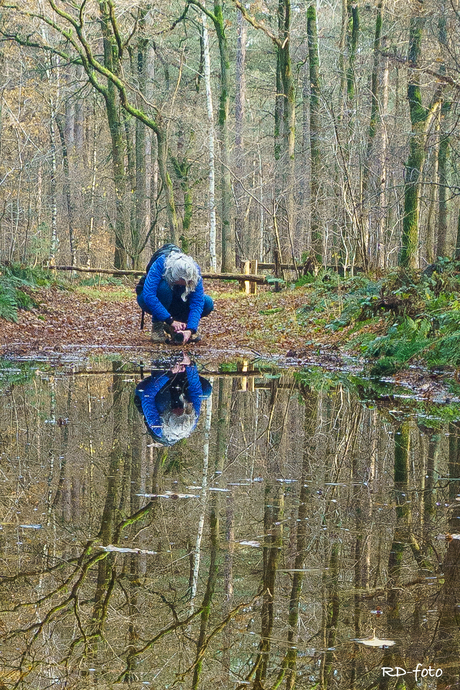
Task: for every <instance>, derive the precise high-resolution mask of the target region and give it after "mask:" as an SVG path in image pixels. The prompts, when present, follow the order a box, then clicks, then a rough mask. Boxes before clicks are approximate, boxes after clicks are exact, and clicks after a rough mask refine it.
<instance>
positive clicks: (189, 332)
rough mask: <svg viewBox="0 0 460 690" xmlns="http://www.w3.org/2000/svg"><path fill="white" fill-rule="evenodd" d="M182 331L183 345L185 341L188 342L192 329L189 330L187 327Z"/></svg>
mask: <svg viewBox="0 0 460 690" xmlns="http://www.w3.org/2000/svg"><path fill="white" fill-rule="evenodd" d="M182 332H183V334H184V345H185V343H188V341H189V340H190V338H191V337H192V331H189V330H188V329H186V330H185V331H182Z"/></svg>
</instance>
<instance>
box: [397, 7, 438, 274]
mask: <svg viewBox="0 0 460 690" xmlns="http://www.w3.org/2000/svg"><path fill="white" fill-rule="evenodd" d="M412 7H413V12H412V18H411V20H410V31H409V62H410V64H411V65H414V66H415V67H417V65H418V64H419V61H420V55H421V47H422V35H423V26H424V18H423V17H422V16H421V11H422V4H421V2H420V0H412ZM407 97H408V100H409V111H410V120H411V138H410V143H409V156H408V158H407V163H406V170H405V180H404V217H403V230H402V238H401V253H400V256H399V265H400V266H404V267H408V268H416V267H417V259H418V240H419V206H420V199H419V188H420V175H421V171H422V167H423V163H424V161H425V142H426V137H427V133H428V129H429V127H430V124H431V121H432V118H433V116H434V114H435V113H436V111H437V109H438V107H439V95H438V98H437V99H436V100H435V101H434V102H433V104H432V105H431V107H430V108H429V109H428V108H425V107H424V106H423V104H422V96H421V92H420V76H419V72H417V70H416V69H415V70H413V71H412V73H411V76H410V78H409V84H408V87H407Z"/></svg>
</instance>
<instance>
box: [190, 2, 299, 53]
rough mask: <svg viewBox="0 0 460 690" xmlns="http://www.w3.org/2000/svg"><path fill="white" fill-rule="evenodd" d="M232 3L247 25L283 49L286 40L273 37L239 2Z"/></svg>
mask: <svg viewBox="0 0 460 690" xmlns="http://www.w3.org/2000/svg"><path fill="white" fill-rule="evenodd" d="M189 2H190V0H189ZM232 2H233V4H234V5H235V7H237V8H238V9H239V11H240V12H241V14H242V15H243V17H244V18H245V19H246V21H247V22H249V24H251V25H252V26H253V27H254V29H260V30H261V31H263V32H264V34H266V35H267V36H268V37H269V38H271V40H272V41H273V43H274V44H275V45H276V46H278V48H281V49H283V48H285V47H286V41H287V40H288V39H287V38H286V40H285V41H281V40H280V39H279V38H278V36H275V34H274V33H273V32H272V31H271V30H270V29H269V28H268V27H267V26H265V24H264V23H263V22H259V21H257V19H256V18H255V17H253V16H252V14H249V12H248V11H247V10H246V8H245V7H244V5H243V4H242V3H241V2H240V0H232Z"/></svg>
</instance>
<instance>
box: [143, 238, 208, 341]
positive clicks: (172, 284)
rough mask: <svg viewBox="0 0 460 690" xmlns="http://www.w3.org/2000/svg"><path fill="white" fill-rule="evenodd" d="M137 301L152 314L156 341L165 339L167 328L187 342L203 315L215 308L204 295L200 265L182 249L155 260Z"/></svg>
mask: <svg viewBox="0 0 460 690" xmlns="http://www.w3.org/2000/svg"><path fill="white" fill-rule="evenodd" d="M137 301H138V304H139V306H140V307H141V309H143V310H144V311H146V312H147V313H148V314H151V315H152V340H153V341H154V342H164V337H165V336H164V331H165V330H167V331H169V333H170V334H171V335H172V336H173V340H174V341H176V342H183V343H187V342H188V341H189V340H190V339H191V338H192V337H193V336H194V335H195V334H196V333H197V331H198V324H199V322H200V319H201V317H202V316H207V315H208V314H210V312H211V311H212V310H213V309H214V304H213V301H212V299H211V298H210V297H209V296H208V295H205V294H204V289H203V280H202V278H201V274H200V269H199V266H198V264H196V263H195V261H194V260H193V259H192V257H191V256H188V255H187V254H183V253H182V252H179V251H171V253H170V254H168V255H167V256H165V255H164V254H163V255H160V256H159V257H158V259H157V260H156V261H154V262H153V264H152V266H151V267H150V269H149V272H148V273H147V276H146V278H145V283H144V287H143V290H142V292H141V294H140V295H138V296H137Z"/></svg>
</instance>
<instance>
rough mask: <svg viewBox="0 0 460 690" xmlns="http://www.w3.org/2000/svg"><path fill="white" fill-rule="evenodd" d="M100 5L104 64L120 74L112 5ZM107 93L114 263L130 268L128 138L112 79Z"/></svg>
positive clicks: (105, 92)
mask: <svg viewBox="0 0 460 690" xmlns="http://www.w3.org/2000/svg"><path fill="white" fill-rule="evenodd" d="M99 8H100V17H101V27H102V36H103V43H104V67H106V68H107V69H108V70H110V72H112V73H113V74H115V75H118V72H119V67H120V66H119V56H118V52H117V48H116V43H115V40H114V37H113V33H112V30H111V28H110V19H109V8H108V5H107V2H106V0H100V2H99ZM103 96H104V99H105V105H106V111H107V121H108V124H109V131H110V138H111V143H112V169H113V181H114V185H115V254H114V260H113V265H114V266H115V268H119V269H124V268H127V252H126V218H125V192H126V175H125V142H124V140H123V131H122V126H121V122H120V116H119V112H118V97H117V89H116V87H115V85H114V83H113V82H112V81H111V80H109V81H108V84H107V89H105V90H104V92H103Z"/></svg>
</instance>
